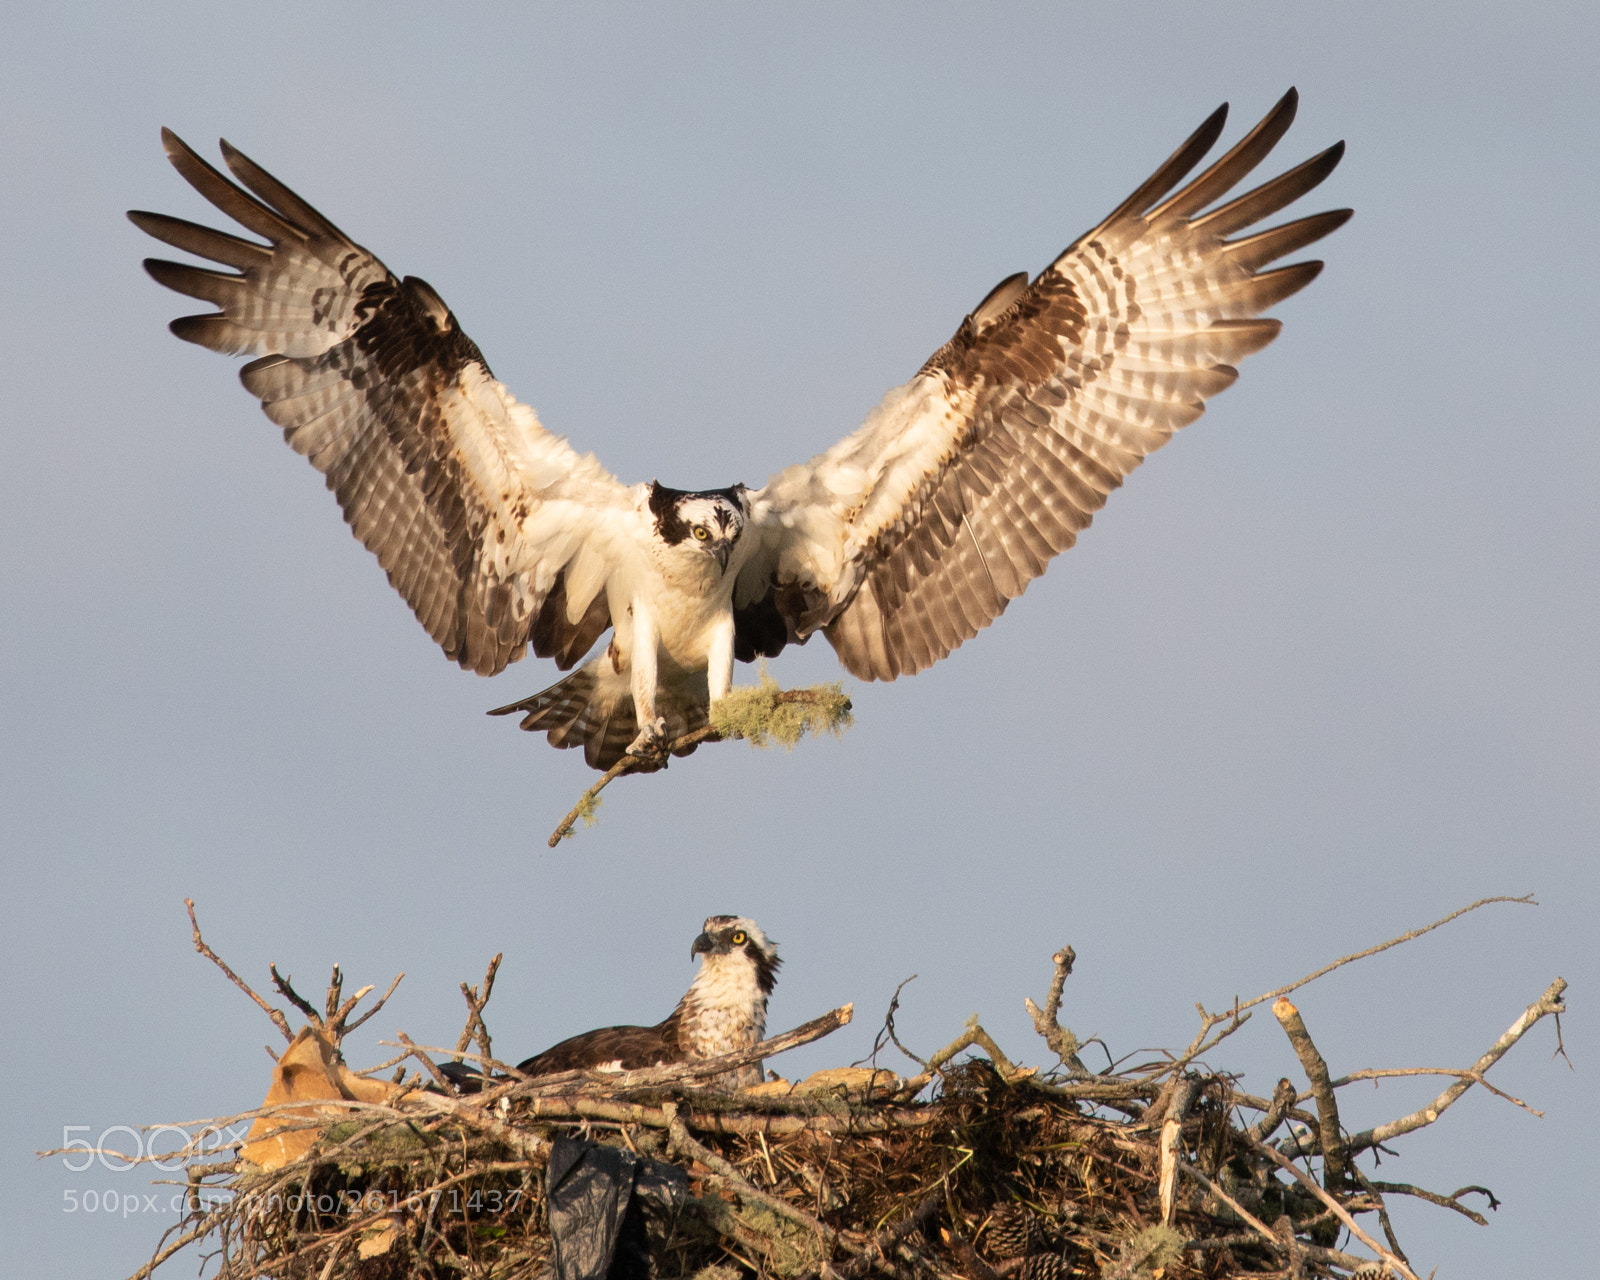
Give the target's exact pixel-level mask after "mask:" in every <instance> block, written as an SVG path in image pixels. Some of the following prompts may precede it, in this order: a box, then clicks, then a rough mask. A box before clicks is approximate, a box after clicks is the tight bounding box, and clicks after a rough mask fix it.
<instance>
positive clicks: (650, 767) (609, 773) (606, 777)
mask: <svg viewBox="0 0 1600 1280" xmlns="http://www.w3.org/2000/svg"><path fill="white" fill-rule="evenodd" d="M721 736H722V735H721V734H719V733H718V732H717V731H716V730H715V729H713V728H712V727H711V726H710V725H704V726H702V727H701V728H699V729H696V730H694V731H693V732H692V733H686V734H684V735H683V736H682V737H681V738H674V739H673V740H672V741H671V742H670V743H668V744H667V745H666V746H665V747H663V748H662V749H661V752H660V755H659V756H634V755H625V756H623V757H622V759H620V760H618V761H617V762H616V764H614V765H612V766H611V767H610V768H609V769H607V770H606V771H605V772H604V773H603V774H601V775H600V781H599V782H597V783H595V784H594V786H592V787H590V788H589V789H588V790H587V791H585V792H584V793H583V794H582V795H581V796H579V797H578V803H577V804H575V805H573V806H572V808H571V810H570V811H569V812H568V813H567V816H566V817H565V818H563V819H562V820H561V825H560V826H558V827H557V828H556V829H555V830H554V831H552V832H551V833H550V839H549V840H548V841H546V843H547V844H548V845H549V847H550V848H552V849H554V848H555V847H556V846H557V845H558V844H560V843H561V842H562V841H563V840H565V839H567V838H568V837H569V836H570V835H571V834H572V827H573V824H574V823H576V822H577V821H578V819H579V818H581V817H583V816H584V814H585V813H591V814H592V813H593V812H594V804H595V801H597V800H598V799H599V798H600V793H601V792H602V791H604V790H605V789H606V788H607V787H609V786H610V785H611V784H612V783H613V782H615V781H616V780H617V779H618V778H620V777H622V776H623V775H624V774H628V773H638V772H639V771H641V770H645V771H650V772H653V771H655V770H656V769H664V768H665V767H666V760H667V758H668V756H670V755H672V754H674V753H680V752H682V751H683V750H684V749H686V748H688V747H697V746H699V745H700V744H701V743H702V742H706V741H708V740H711V739H720V738H721Z"/></svg>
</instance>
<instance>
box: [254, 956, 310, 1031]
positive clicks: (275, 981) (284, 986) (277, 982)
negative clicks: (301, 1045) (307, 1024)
mask: <svg viewBox="0 0 1600 1280" xmlns="http://www.w3.org/2000/svg"><path fill="white" fill-rule="evenodd" d="M267 969H268V971H269V972H270V973H271V974H272V985H273V986H275V987H277V988H278V994H279V995H281V996H282V997H283V998H284V999H285V1000H287V1001H288V1002H289V1003H290V1004H292V1005H293V1006H294V1007H295V1008H296V1009H298V1010H300V1012H301V1013H303V1014H305V1015H306V1017H308V1018H310V1019H311V1022H312V1024H313V1025H314V1026H319V1027H320V1026H321V1025H322V1015H321V1014H320V1013H318V1012H317V1009H316V1006H315V1005H313V1004H312V1003H311V1002H310V1001H309V1000H307V999H306V998H305V997H304V996H302V995H301V994H300V993H299V992H298V991H296V990H295V989H294V988H293V987H292V986H291V985H290V981H291V979H292V978H293V976H294V975H293V974H291V975H290V976H289V977H288V978H286V977H284V976H283V975H282V974H281V973H279V972H278V966H277V965H275V964H269V965H268V966H267Z"/></svg>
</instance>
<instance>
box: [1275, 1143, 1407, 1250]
mask: <svg viewBox="0 0 1600 1280" xmlns="http://www.w3.org/2000/svg"><path fill="white" fill-rule="evenodd" d="M1245 1140H1246V1141H1247V1142H1249V1143H1250V1147H1251V1150H1253V1151H1256V1152H1258V1153H1260V1154H1262V1155H1264V1156H1266V1157H1267V1159H1269V1160H1271V1161H1272V1162H1273V1163H1274V1164H1276V1165H1277V1166H1278V1167H1279V1168H1281V1169H1285V1170H1287V1171H1288V1172H1289V1174H1290V1175H1291V1176H1293V1178H1294V1180H1295V1181H1296V1182H1298V1183H1299V1184H1300V1185H1301V1186H1302V1187H1304V1188H1305V1189H1306V1190H1307V1191H1309V1192H1311V1194H1312V1195H1314V1196H1316V1197H1317V1199H1318V1200H1320V1201H1322V1203H1323V1204H1325V1205H1327V1206H1328V1208H1329V1209H1331V1210H1332V1211H1333V1213H1334V1215H1335V1216H1336V1217H1337V1218H1338V1219H1339V1221H1340V1222H1342V1223H1344V1225H1345V1226H1346V1227H1348V1228H1349V1229H1350V1234H1351V1235H1353V1236H1355V1238H1356V1239H1357V1240H1359V1241H1361V1243H1362V1244H1364V1245H1366V1246H1367V1248H1369V1249H1371V1250H1372V1252H1373V1253H1375V1254H1377V1255H1378V1257H1380V1258H1382V1259H1383V1261H1384V1262H1386V1263H1388V1264H1389V1266H1390V1268H1391V1269H1392V1270H1395V1271H1398V1272H1399V1273H1400V1274H1401V1275H1403V1276H1405V1277H1406V1280H1417V1274H1416V1272H1414V1271H1412V1270H1411V1268H1410V1267H1409V1266H1407V1265H1406V1264H1405V1262H1403V1261H1402V1260H1401V1259H1400V1258H1399V1257H1398V1256H1396V1255H1395V1253H1394V1252H1393V1251H1391V1250H1389V1249H1386V1248H1384V1247H1383V1246H1382V1245H1381V1244H1379V1243H1378V1242H1377V1241H1376V1240H1374V1239H1373V1238H1372V1237H1371V1236H1370V1235H1368V1234H1367V1232H1366V1231H1365V1230H1363V1229H1362V1226H1361V1224H1360V1223H1359V1222H1357V1221H1356V1220H1355V1219H1354V1218H1353V1217H1351V1216H1350V1211H1349V1210H1348V1209H1346V1208H1345V1207H1344V1206H1343V1205H1342V1204H1340V1203H1339V1202H1338V1201H1337V1200H1335V1199H1334V1198H1333V1197H1332V1196H1331V1195H1329V1194H1328V1193H1327V1192H1326V1191H1324V1190H1323V1189H1322V1188H1321V1187H1320V1186H1319V1185H1318V1184H1317V1180H1316V1179H1315V1178H1313V1177H1311V1175H1310V1174H1308V1173H1306V1172H1304V1171H1303V1170H1302V1169H1301V1168H1300V1166H1299V1165H1297V1164H1295V1162H1294V1161H1293V1160H1291V1159H1289V1157H1288V1156H1285V1155H1283V1154H1281V1153H1280V1152H1279V1151H1278V1150H1277V1149H1276V1148H1275V1147H1272V1146H1269V1145H1268V1144H1267V1143H1265V1142H1257V1141H1255V1140H1254V1139H1253V1138H1250V1137H1248V1136H1246V1139H1245Z"/></svg>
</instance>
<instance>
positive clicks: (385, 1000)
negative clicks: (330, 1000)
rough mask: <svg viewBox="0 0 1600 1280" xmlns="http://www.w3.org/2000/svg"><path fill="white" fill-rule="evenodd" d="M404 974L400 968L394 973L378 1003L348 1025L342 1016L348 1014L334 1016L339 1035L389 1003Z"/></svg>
mask: <svg viewBox="0 0 1600 1280" xmlns="http://www.w3.org/2000/svg"><path fill="white" fill-rule="evenodd" d="M405 976H406V975H405V971H404V970H402V971H401V972H399V973H397V974H395V975H394V981H393V982H391V983H390V984H389V989H388V990H387V991H385V992H384V993H383V994H382V995H381V996H379V997H378V1003H377V1004H375V1005H373V1006H372V1008H370V1009H368V1010H367V1011H366V1012H365V1013H364V1014H362V1015H361V1016H360V1017H359V1018H357V1019H356V1020H355V1021H354V1022H352V1023H350V1024H349V1025H348V1026H346V1025H345V1024H344V1018H345V1016H348V1015H343V1014H341V1015H339V1016H338V1017H336V1018H335V1019H334V1026H336V1027H337V1028H338V1029H339V1034H340V1035H348V1034H349V1033H350V1032H352V1031H354V1030H355V1029H356V1028H357V1027H359V1026H360V1025H361V1024H362V1023H363V1022H365V1021H366V1020H367V1019H368V1018H370V1017H371V1016H372V1015H373V1014H375V1013H377V1012H378V1010H379V1009H381V1008H383V1006H384V1005H386V1004H388V1003H389V997H390V996H392V995H393V994H394V989H395V988H396V987H398V986H399V985H400V979H401V978H403V977H405ZM370 989H371V988H367V990H370ZM390 1065H391V1066H392V1065H393V1064H392V1063H391V1064H390ZM375 1069H376V1068H375Z"/></svg>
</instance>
